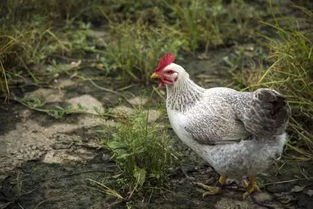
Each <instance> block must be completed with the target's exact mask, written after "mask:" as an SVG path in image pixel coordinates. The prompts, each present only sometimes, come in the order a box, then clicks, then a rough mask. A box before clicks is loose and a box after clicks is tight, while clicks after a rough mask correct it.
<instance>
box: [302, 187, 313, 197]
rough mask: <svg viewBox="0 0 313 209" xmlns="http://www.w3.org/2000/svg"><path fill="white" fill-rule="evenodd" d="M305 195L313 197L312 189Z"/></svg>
mask: <svg viewBox="0 0 313 209" xmlns="http://www.w3.org/2000/svg"><path fill="white" fill-rule="evenodd" d="M304 193H305V194H307V195H308V196H309V197H312V196H313V190H312V189H309V190H307V191H305V192H304Z"/></svg>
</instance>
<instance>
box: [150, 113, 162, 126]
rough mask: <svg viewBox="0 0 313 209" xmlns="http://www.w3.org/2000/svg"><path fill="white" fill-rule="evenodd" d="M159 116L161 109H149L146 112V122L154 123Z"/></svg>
mask: <svg viewBox="0 0 313 209" xmlns="http://www.w3.org/2000/svg"><path fill="white" fill-rule="evenodd" d="M160 117H161V111H159V110H149V112H148V123H154V122H155V121H157V120H158V119H159V118H160Z"/></svg>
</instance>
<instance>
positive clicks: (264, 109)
mask: <svg viewBox="0 0 313 209" xmlns="http://www.w3.org/2000/svg"><path fill="white" fill-rule="evenodd" d="M174 61H175V56H174V55H173V54H166V55H164V57H163V58H161V60H160V61H159V64H158V67H157V68H156V69H155V71H154V73H153V74H152V75H151V78H158V79H159V81H160V86H162V85H165V86H166V91H167V99H166V108H167V114H168V117H169V120H170V123H171V126H172V128H173V130H174V131H175V133H176V134H177V136H178V137H179V138H180V139H181V141H182V142H183V143H185V144H186V145H187V146H189V147H190V148H191V149H192V150H193V151H194V152H196V153H197V154H198V155H199V156H200V157H202V158H203V159H204V160H205V161H207V162H208V163H209V164H210V165H211V166H212V167H213V168H214V169H215V170H216V171H217V172H218V173H219V174H220V178H219V181H218V183H217V186H215V187H213V186H204V185H203V186H204V187H205V188H206V189H207V190H208V191H207V192H205V193H204V195H213V194H217V193H220V192H221V190H222V186H223V185H224V184H225V181H226V179H227V178H232V179H241V180H242V178H243V177H246V178H247V179H248V182H247V185H246V192H245V193H244V197H247V196H248V195H250V194H251V193H253V192H255V191H259V187H258V185H257V182H256V175H257V174H259V173H261V172H263V171H266V169H268V168H269V167H270V166H271V164H272V163H273V161H274V160H276V159H277V158H279V157H280V155H281V154H282V151H283V147H284V145H285V144H286V141H287V134H286V132H285V129H286V126H287V123H288V118H289V115H290V108H289V106H288V103H287V101H286V99H285V98H284V97H283V96H282V95H281V94H280V93H278V92H277V91H275V90H273V89H269V88H261V89H258V90H256V91H254V92H239V91H236V90H234V89H230V88H224V87H215V88H210V89H204V88H202V87H200V86H198V85H197V84H195V83H194V82H193V81H192V80H191V79H190V78H189V74H188V73H187V72H186V71H185V70H184V68H183V67H181V66H180V65H177V64H175V63H173V62H174Z"/></svg>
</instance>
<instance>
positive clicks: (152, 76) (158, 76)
mask: <svg viewBox="0 0 313 209" xmlns="http://www.w3.org/2000/svg"><path fill="white" fill-rule="evenodd" d="M150 78H160V75H159V74H157V73H152V75H151V76H150Z"/></svg>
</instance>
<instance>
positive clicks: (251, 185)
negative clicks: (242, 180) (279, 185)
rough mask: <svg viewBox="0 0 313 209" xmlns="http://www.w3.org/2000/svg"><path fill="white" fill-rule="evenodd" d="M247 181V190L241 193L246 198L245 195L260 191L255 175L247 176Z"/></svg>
mask: <svg viewBox="0 0 313 209" xmlns="http://www.w3.org/2000/svg"><path fill="white" fill-rule="evenodd" d="M248 179H249V182H248V186H247V191H246V192H245V193H244V194H243V195H242V198H243V199H247V197H248V196H249V195H250V194H252V193H254V192H261V190H260V188H259V186H258V184H257V182H256V177H255V176H249V178H248Z"/></svg>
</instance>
